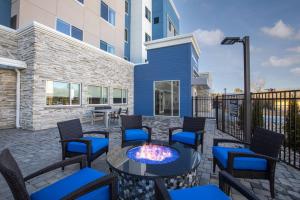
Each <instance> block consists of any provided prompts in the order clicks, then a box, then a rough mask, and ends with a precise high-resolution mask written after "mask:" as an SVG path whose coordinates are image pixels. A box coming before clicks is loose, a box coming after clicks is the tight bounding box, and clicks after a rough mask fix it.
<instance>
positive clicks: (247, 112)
mask: <svg viewBox="0 0 300 200" xmlns="http://www.w3.org/2000/svg"><path fill="white" fill-rule="evenodd" d="M234 43H243V48H244V120H245V121H244V133H245V138H244V140H245V141H247V142H250V139H251V116H252V115H251V91H250V90H251V88H250V41H249V36H245V37H243V38H239V37H226V38H224V40H223V41H222V42H221V44H222V45H233V44H234Z"/></svg>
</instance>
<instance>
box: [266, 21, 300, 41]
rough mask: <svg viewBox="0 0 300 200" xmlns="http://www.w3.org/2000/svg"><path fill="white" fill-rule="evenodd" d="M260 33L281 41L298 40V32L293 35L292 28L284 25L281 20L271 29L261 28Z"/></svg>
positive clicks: (299, 33)
mask: <svg viewBox="0 0 300 200" xmlns="http://www.w3.org/2000/svg"><path fill="white" fill-rule="evenodd" d="M261 31H262V32H264V33H265V34H267V35H269V36H272V37H277V38H281V39H300V30H299V32H298V33H295V30H294V29H293V27H292V26H290V25H288V24H285V23H284V22H283V21H282V20H279V21H278V22H276V23H275V25H274V26H273V27H263V28H261Z"/></svg>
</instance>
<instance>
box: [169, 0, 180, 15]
mask: <svg viewBox="0 0 300 200" xmlns="http://www.w3.org/2000/svg"><path fill="white" fill-rule="evenodd" d="M169 2H170V4H171V6H172V8H173V9H174V11H175V14H176V15H177V17H178V19H180V15H179V12H178V10H177V8H176V6H175V4H174V2H173V0H169Z"/></svg>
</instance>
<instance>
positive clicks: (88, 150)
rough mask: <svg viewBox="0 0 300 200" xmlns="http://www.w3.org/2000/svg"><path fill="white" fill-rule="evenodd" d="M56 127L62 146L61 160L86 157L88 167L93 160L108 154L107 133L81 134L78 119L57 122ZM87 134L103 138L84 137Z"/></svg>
mask: <svg viewBox="0 0 300 200" xmlns="http://www.w3.org/2000/svg"><path fill="white" fill-rule="evenodd" d="M57 127H58V130H59V134H60V139H61V140H60V142H61V145H62V160H65V158H67V157H73V156H77V155H82V154H84V155H86V156H87V161H88V166H89V167H90V166H91V162H92V161H93V160H95V159H96V158H98V157H99V156H101V155H102V154H103V153H107V152H108V144H109V133H108V132H107V131H87V132H83V131H82V127H81V123H80V120H79V119H73V120H69V121H64V122H58V123H57ZM88 134H100V135H104V136H105V138H99V137H86V136H84V135H88Z"/></svg>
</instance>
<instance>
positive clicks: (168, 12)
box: [152, 0, 180, 40]
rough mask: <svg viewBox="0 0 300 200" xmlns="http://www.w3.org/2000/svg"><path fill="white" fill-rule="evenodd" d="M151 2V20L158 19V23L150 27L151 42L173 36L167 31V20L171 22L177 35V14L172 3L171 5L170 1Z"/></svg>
mask: <svg viewBox="0 0 300 200" xmlns="http://www.w3.org/2000/svg"><path fill="white" fill-rule="evenodd" d="M152 2H153V3H152V5H153V8H152V10H153V16H152V19H153V20H154V18H155V17H159V23H157V24H154V23H153V25H152V29H153V33H152V35H153V40H156V39H161V38H165V37H170V36H173V35H171V33H170V32H169V31H168V30H169V28H168V23H169V20H171V21H172V24H173V25H174V27H175V29H176V32H177V34H179V32H180V29H179V16H178V14H177V11H176V10H175V9H176V8H175V7H174V3H171V0H152Z"/></svg>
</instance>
